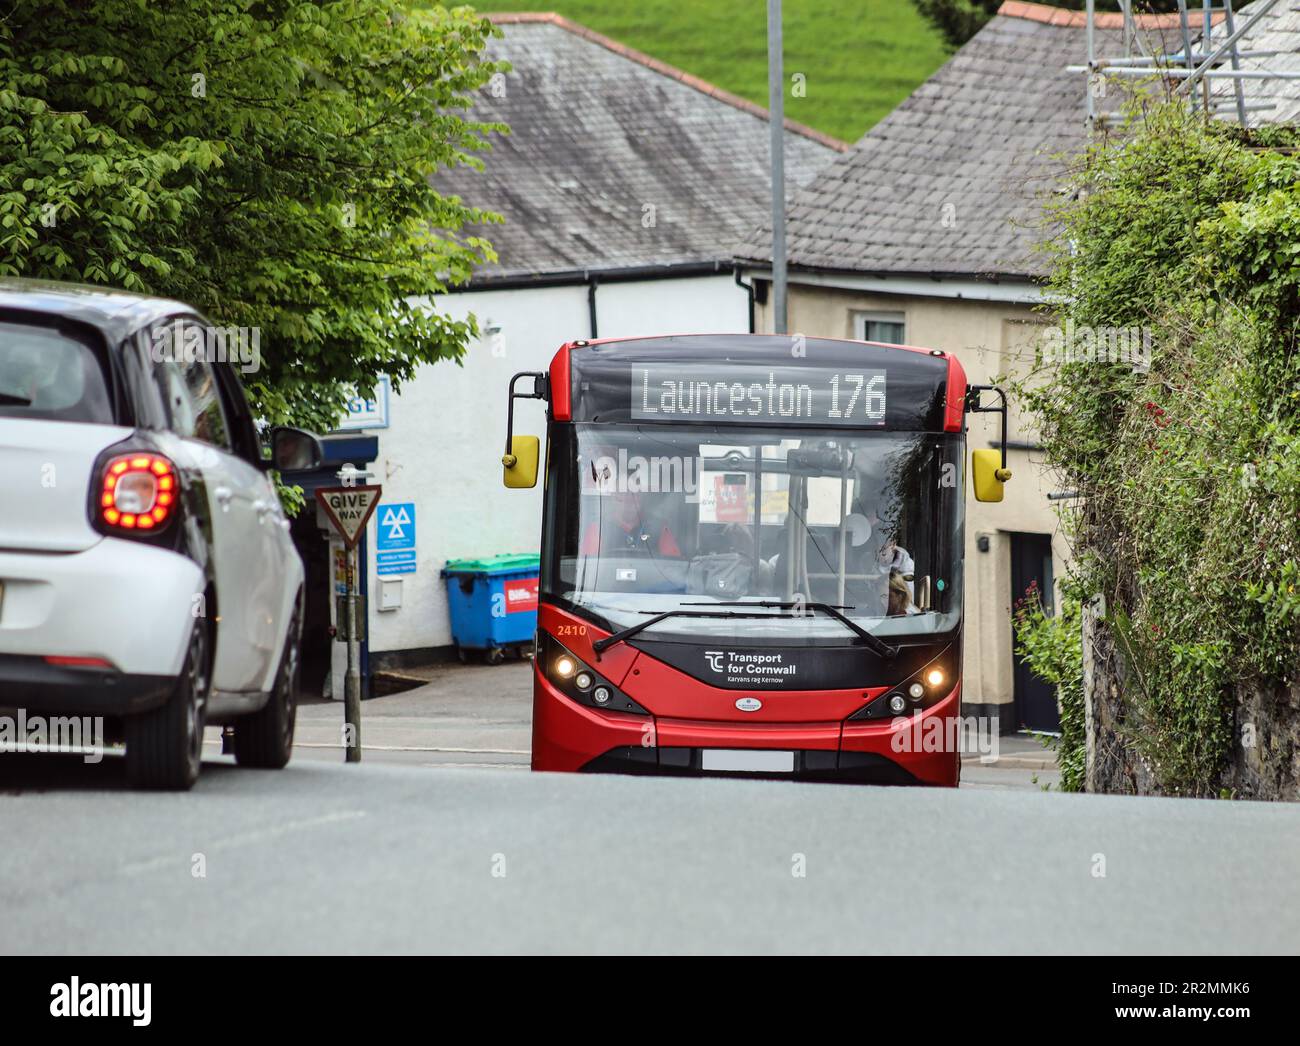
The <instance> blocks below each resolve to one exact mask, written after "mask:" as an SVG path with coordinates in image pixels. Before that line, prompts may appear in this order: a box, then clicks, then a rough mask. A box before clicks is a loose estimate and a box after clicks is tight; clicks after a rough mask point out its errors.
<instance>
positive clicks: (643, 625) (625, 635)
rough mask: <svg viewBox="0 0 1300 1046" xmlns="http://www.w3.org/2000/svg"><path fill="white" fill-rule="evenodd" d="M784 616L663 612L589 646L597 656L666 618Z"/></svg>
mask: <svg viewBox="0 0 1300 1046" xmlns="http://www.w3.org/2000/svg"><path fill="white" fill-rule="evenodd" d="M696 605H698V606H716V605H717V604H714V603H699V604H696ZM734 605H735V606H757V605H758V604H755V603H736V604H734ZM642 613H645V611H642ZM785 616H786V615H784V614H744V613H742V614H737V613H735V612H734V611H731V610H719V611H708V610H665V611H664V612H663V613H662V614H654V615H652V616H651V617H648V618H646V619H645V620H644V621H638V622H637V623H636V624H635V625H631V626H629V627H628V628H624V629H621V630H620V631H618V632H615V633H614V634H613V635H612V636H606V637H605V638H604V639H597V640H596V641H595V642H594V643H592V644H591V649H592V650H594V651H596V653H597V654H600V653H603V652H604V651H606V650H608V649H609V648H610V647H612V646H613V645H614V644H615V643H621V642H623V641H624V640H625V639H631V638H632V637H633V636H634V635H636V634H637V633H638V632H641V631H643V630H645V629H647V628H649V627H650V626H651V625H655V624H658V623H659V622H660V621H662V620H664V618H668V617H758V618H763V617H772V618H779V617H785ZM877 642H879V640H877Z"/></svg>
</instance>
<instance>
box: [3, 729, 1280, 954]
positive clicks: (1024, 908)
mask: <svg viewBox="0 0 1300 1046" xmlns="http://www.w3.org/2000/svg"><path fill="white" fill-rule="evenodd" d="M0 833H2V837H3V839H4V841H5V842H4V846H3V847H0V911H3V912H4V919H3V920H2V921H0V951H3V952H5V953H20V954H21V953H46V952H53V953H75V954H85V953H101V952H102V953H110V954H113V953H119V952H127V953H152V952H163V953H172V952H179V953H190V952H201V953H202V952H214V953H245V952H253V953H261V952H272V953H285V952H308V953H315V952H321V953H340V952H341V953H360V952H515V951H524V952H544V953H552V952H589V951H595V952H616V953H639V952H717V951H722V952H812V953H819V952H870V953H895V952H951V951H957V952H975V953H979V952H1048V953H1055V952H1063V953H1068V952H1106V953H1126V952H1156V953H1188V952H1192V953H1200V952H1211V953H1215V952H1230V953H1247V952H1278V951H1282V952H1293V951H1295V950H1296V948H1297V942H1298V941H1300V903H1297V901H1300V898H1298V897H1297V893H1298V891H1300V886H1298V884H1300V806H1297V805H1294V804H1285V805H1283V804H1266V803H1241V802H1226V801H1197V800H1160V799H1135V798H1124V797H1115V796H1076V795H1062V794H1059V793H1055V792H1051V793H1044V792H1042V791H1038V790H1035V789H1032V788H1024V789H1001V788H990V789H966V788H963V789H959V790H931V789H919V788H918V789H898V788H868V787H846V786H835V785H810V784H795V783H791V782H767V781H745V780H734V781H733V780H717V779H710V780H679V779H650V778H625V777H603V776H602V777H597V776H580V775H551V774H545V775H543V774H532V773H528V772H521V771H520V770H519V769H515V768H510V769H497V768H493V767H490V766H479V767H477V768H474V769H457V768H428V767H413V766H406V765H396V764H384V765H377V764H374V763H371V762H363V763H361V764H359V765H351V766H349V765H345V764H343V763H341V762H330V761H326V760H324V759H321V758H308V759H302V758H297V759H295V761H294V762H293V763H292V764H291V765H290V766H289V768H288V769H286V770H284V771H280V772H268V771H251V770H242V769H238V768H236V767H234V766H233V765H231V763H230V762H229V760H228V758H225V757H212V758H209V759H208V760H207V761H206V762H205V765H204V770H203V776H202V778H201V780H200V781H199V784H198V786H197V787H196V788H195V790H194V791H193V792H191V793H189V794H184V795H176V794H147V793H137V792H132V791H130V790H129V789H128V788H127V787H126V785H125V782H124V779H123V777H122V765H121V760H120V759H118V758H116V757H113V756H110V757H108V758H106V759H105V760H104V762H103V763H101V764H99V765H85V764H83V763H82V762H81V761H80V759H79V758H78V757H76V756H54V755H10V756H6V757H5V759H4V760H3V762H2V763H0ZM199 871H201V872H202V873H203V875H202V876H199V875H197V874H196V873H198V872H199Z"/></svg>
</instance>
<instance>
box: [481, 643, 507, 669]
mask: <svg viewBox="0 0 1300 1046" xmlns="http://www.w3.org/2000/svg"><path fill="white" fill-rule="evenodd" d="M505 659H506V652H505V651H504V650H502V649H501V648H500V647H499V646H494V647H488V649H487V652H486V653H484V655H483V660H484V661H486V662H487V663H488V664H489V665H499V664H501V662H502V661H504V660H505Z"/></svg>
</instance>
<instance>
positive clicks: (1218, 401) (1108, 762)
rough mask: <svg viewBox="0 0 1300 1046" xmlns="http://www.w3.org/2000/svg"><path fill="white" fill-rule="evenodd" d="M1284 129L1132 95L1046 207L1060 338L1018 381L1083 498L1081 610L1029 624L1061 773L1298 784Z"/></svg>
mask: <svg viewBox="0 0 1300 1046" xmlns="http://www.w3.org/2000/svg"><path fill="white" fill-rule="evenodd" d="M1297 143H1300V132H1297V131H1296V130H1295V129H1292V128H1270V129H1267V130H1255V131H1251V132H1243V131H1242V130H1241V129H1240V128H1237V127H1235V126H1232V125H1227V124H1217V123H1216V124H1212V125H1211V126H1208V127H1207V126H1205V124H1204V123H1203V121H1202V120H1201V118H1199V117H1198V116H1196V115H1195V114H1193V113H1190V112H1188V111H1187V110H1186V109H1185V108H1184V107H1182V106H1180V105H1178V104H1172V103H1151V102H1146V103H1143V104H1141V106H1140V108H1139V107H1135V108H1134V111H1133V112H1132V113H1131V123H1130V125H1129V127H1128V128H1127V129H1125V131H1123V132H1122V133H1119V134H1116V135H1113V136H1110V137H1107V138H1105V139H1102V140H1099V141H1097V142H1096V143H1095V144H1094V147H1093V148H1092V150H1091V151H1090V152H1089V153H1088V154H1087V156H1086V157H1084V158H1082V159H1081V160H1080V162H1079V164H1078V165H1077V169H1076V171H1075V172H1074V176H1073V178H1074V184H1073V186H1072V187H1071V188H1072V190H1073V192H1070V193H1066V194H1063V196H1062V199H1063V201H1064V202H1062V203H1060V204H1059V205H1058V206H1057V207H1056V208H1055V209H1054V213H1053V214H1052V218H1053V219H1054V220H1056V221H1058V222H1059V223H1060V224H1059V229H1060V232H1059V235H1058V236H1056V238H1055V239H1054V240H1053V242H1052V243H1051V244H1050V246H1049V248H1048V249H1049V250H1050V252H1051V254H1052V270H1053V275H1052V278H1051V290H1052V292H1053V296H1054V300H1055V304H1054V306H1053V316H1054V319H1055V321H1056V322H1057V323H1058V324H1059V332H1058V333H1057V334H1056V335H1055V336H1054V339H1053V343H1052V344H1050V345H1048V346H1046V347H1045V349H1044V352H1043V353H1041V354H1040V360H1039V365H1038V367H1037V369H1036V371H1035V373H1034V374H1033V376H1032V377H1030V378H1029V379H1028V380H1025V381H1022V382H1020V383H1018V385H1017V386H1016V388H1015V390H1014V391H1015V392H1016V394H1017V395H1019V396H1020V397H1021V398H1022V404H1023V405H1024V406H1025V407H1026V408H1027V410H1028V411H1029V412H1030V414H1031V415H1032V416H1033V417H1034V418H1036V421H1037V425H1038V428H1039V431H1040V437H1041V441H1042V443H1043V446H1044V448H1045V457H1046V459H1047V462H1048V464H1049V465H1050V466H1052V467H1053V468H1054V469H1055V470H1057V472H1058V473H1059V476H1058V479H1059V482H1060V483H1061V485H1062V487H1063V488H1066V489H1070V490H1073V491H1077V493H1078V495H1079V497H1078V498H1077V499H1076V500H1073V501H1071V502H1069V503H1068V505H1069V507H1068V508H1067V509H1066V510H1065V513H1064V516H1065V523H1066V525H1067V527H1068V528H1069V529H1070V531H1071V538H1072V542H1073V546H1074V551H1075V562H1074V567H1073V570H1072V573H1071V576H1070V577H1069V579H1068V580H1067V581H1066V582H1065V589H1066V591H1065V593H1064V595H1065V597H1066V599H1067V601H1072V605H1073V606H1074V607H1075V608H1076V609H1081V611H1082V613H1081V615H1074V616H1072V615H1070V614H1063V615H1061V616H1060V617H1058V618H1055V619H1045V620H1044V619H1042V618H1041V617H1040V618H1039V619H1038V621H1037V624H1036V625H1035V624H1034V623H1033V622H1032V621H1031V622H1027V625H1028V626H1029V627H1025V628H1022V630H1021V631H1022V634H1023V635H1024V637H1025V638H1024V640H1023V642H1024V643H1025V644H1026V645H1027V646H1028V647H1029V648H1030V649H1029V650H1028V653H1029V654H1030V655H1031V659H1032V656H1033V655H1035V654H1036V655H1037V656H1038V658H1039V660H1040V665H1041V666H1042V667H1045V668H1046V669H1047V670H1049V671H1051V672H1055V673H1056V675H1057V676H1058V679H1057V682H1058V687H1059V692H1060V694H1061V699H1062V704H1063V713H1064V717H1065V719H1066V721H1067V722H1071V723H1073V724H1076V729H1074V730H1072V731H1067V736H1066V737H1064V738H1063V739H1062V752H1061V758H1062V764H1063V767H1064V768H1067V769H1072V772H1070V773H1067V774H1066V775H1065V780H1064V784H1065V785H1066V787H1087V788H1088V789H1089V790H1103V791H1129V792H1151V793H1162V794H1177V795H1196V796H1218V795H1223V796H1231V795H1235V796H1253V797H1260V798H1279V799H1292V800H1293V799H1296V798H1297V797H1300V687H1298V685H1297V675H1298V673H1297V668H1300V358H1298V355H1297V349H1298V347H1300V346H1298V341H1300V155H1298V154H1297ZM1116 346H1118V348H1119V350H1120V351H1118V352H1117V351H1116ZM1079 616H1082V617H1083V619H1084V624H1083V627H1082V629H1080V627H1079ZM1053 630H1055V632H1053ZM1080 631H1082V632H1083V633H1084V634H1085V635H1087V636H1088V640H1087V642H1086V643H1085V645H1084V648H1083V649H1082V650H1080V648H1079V645H1078V642H1077V639H1076V638H1075V637H1077V636H1078V635H1079V634H1080ZM1085 764H1086V766H1085Z"/></svg>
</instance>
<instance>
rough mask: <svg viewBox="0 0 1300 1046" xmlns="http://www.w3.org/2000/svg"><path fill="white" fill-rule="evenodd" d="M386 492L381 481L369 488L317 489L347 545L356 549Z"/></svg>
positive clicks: (321, 502)
mask: <svg viewBox="0 0 1300 1046" xmlns="http://www.w3.org/2000/svg"><path fill="white" fill-rule="evenodd" d="M383 492H384V488H383V487H381V486H378V485H377V484H376V485H373V486H367V487H321V488H320V489H319V490H317V491H316V500H317V502H319V503H320V507H321V508H322V509H324V511H325V515H326V516H328V517H329V521H330V522H331V523H332V524H334V529H335V530H337V531H338V532H339V536H340V537H341V538H343V544H345V545H346V546H347V547H348V548H354V547H355V546H356V543H357V542H358V541H359V540H360V538H361V534H362V533H363V532H364V531H365V529H366V524H367V523H369V522H370V517H371V515H373V513H374V511H375V506H376V505H378V504H379V496H380V495H381V494H382V493H383Z"/></svg>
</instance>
